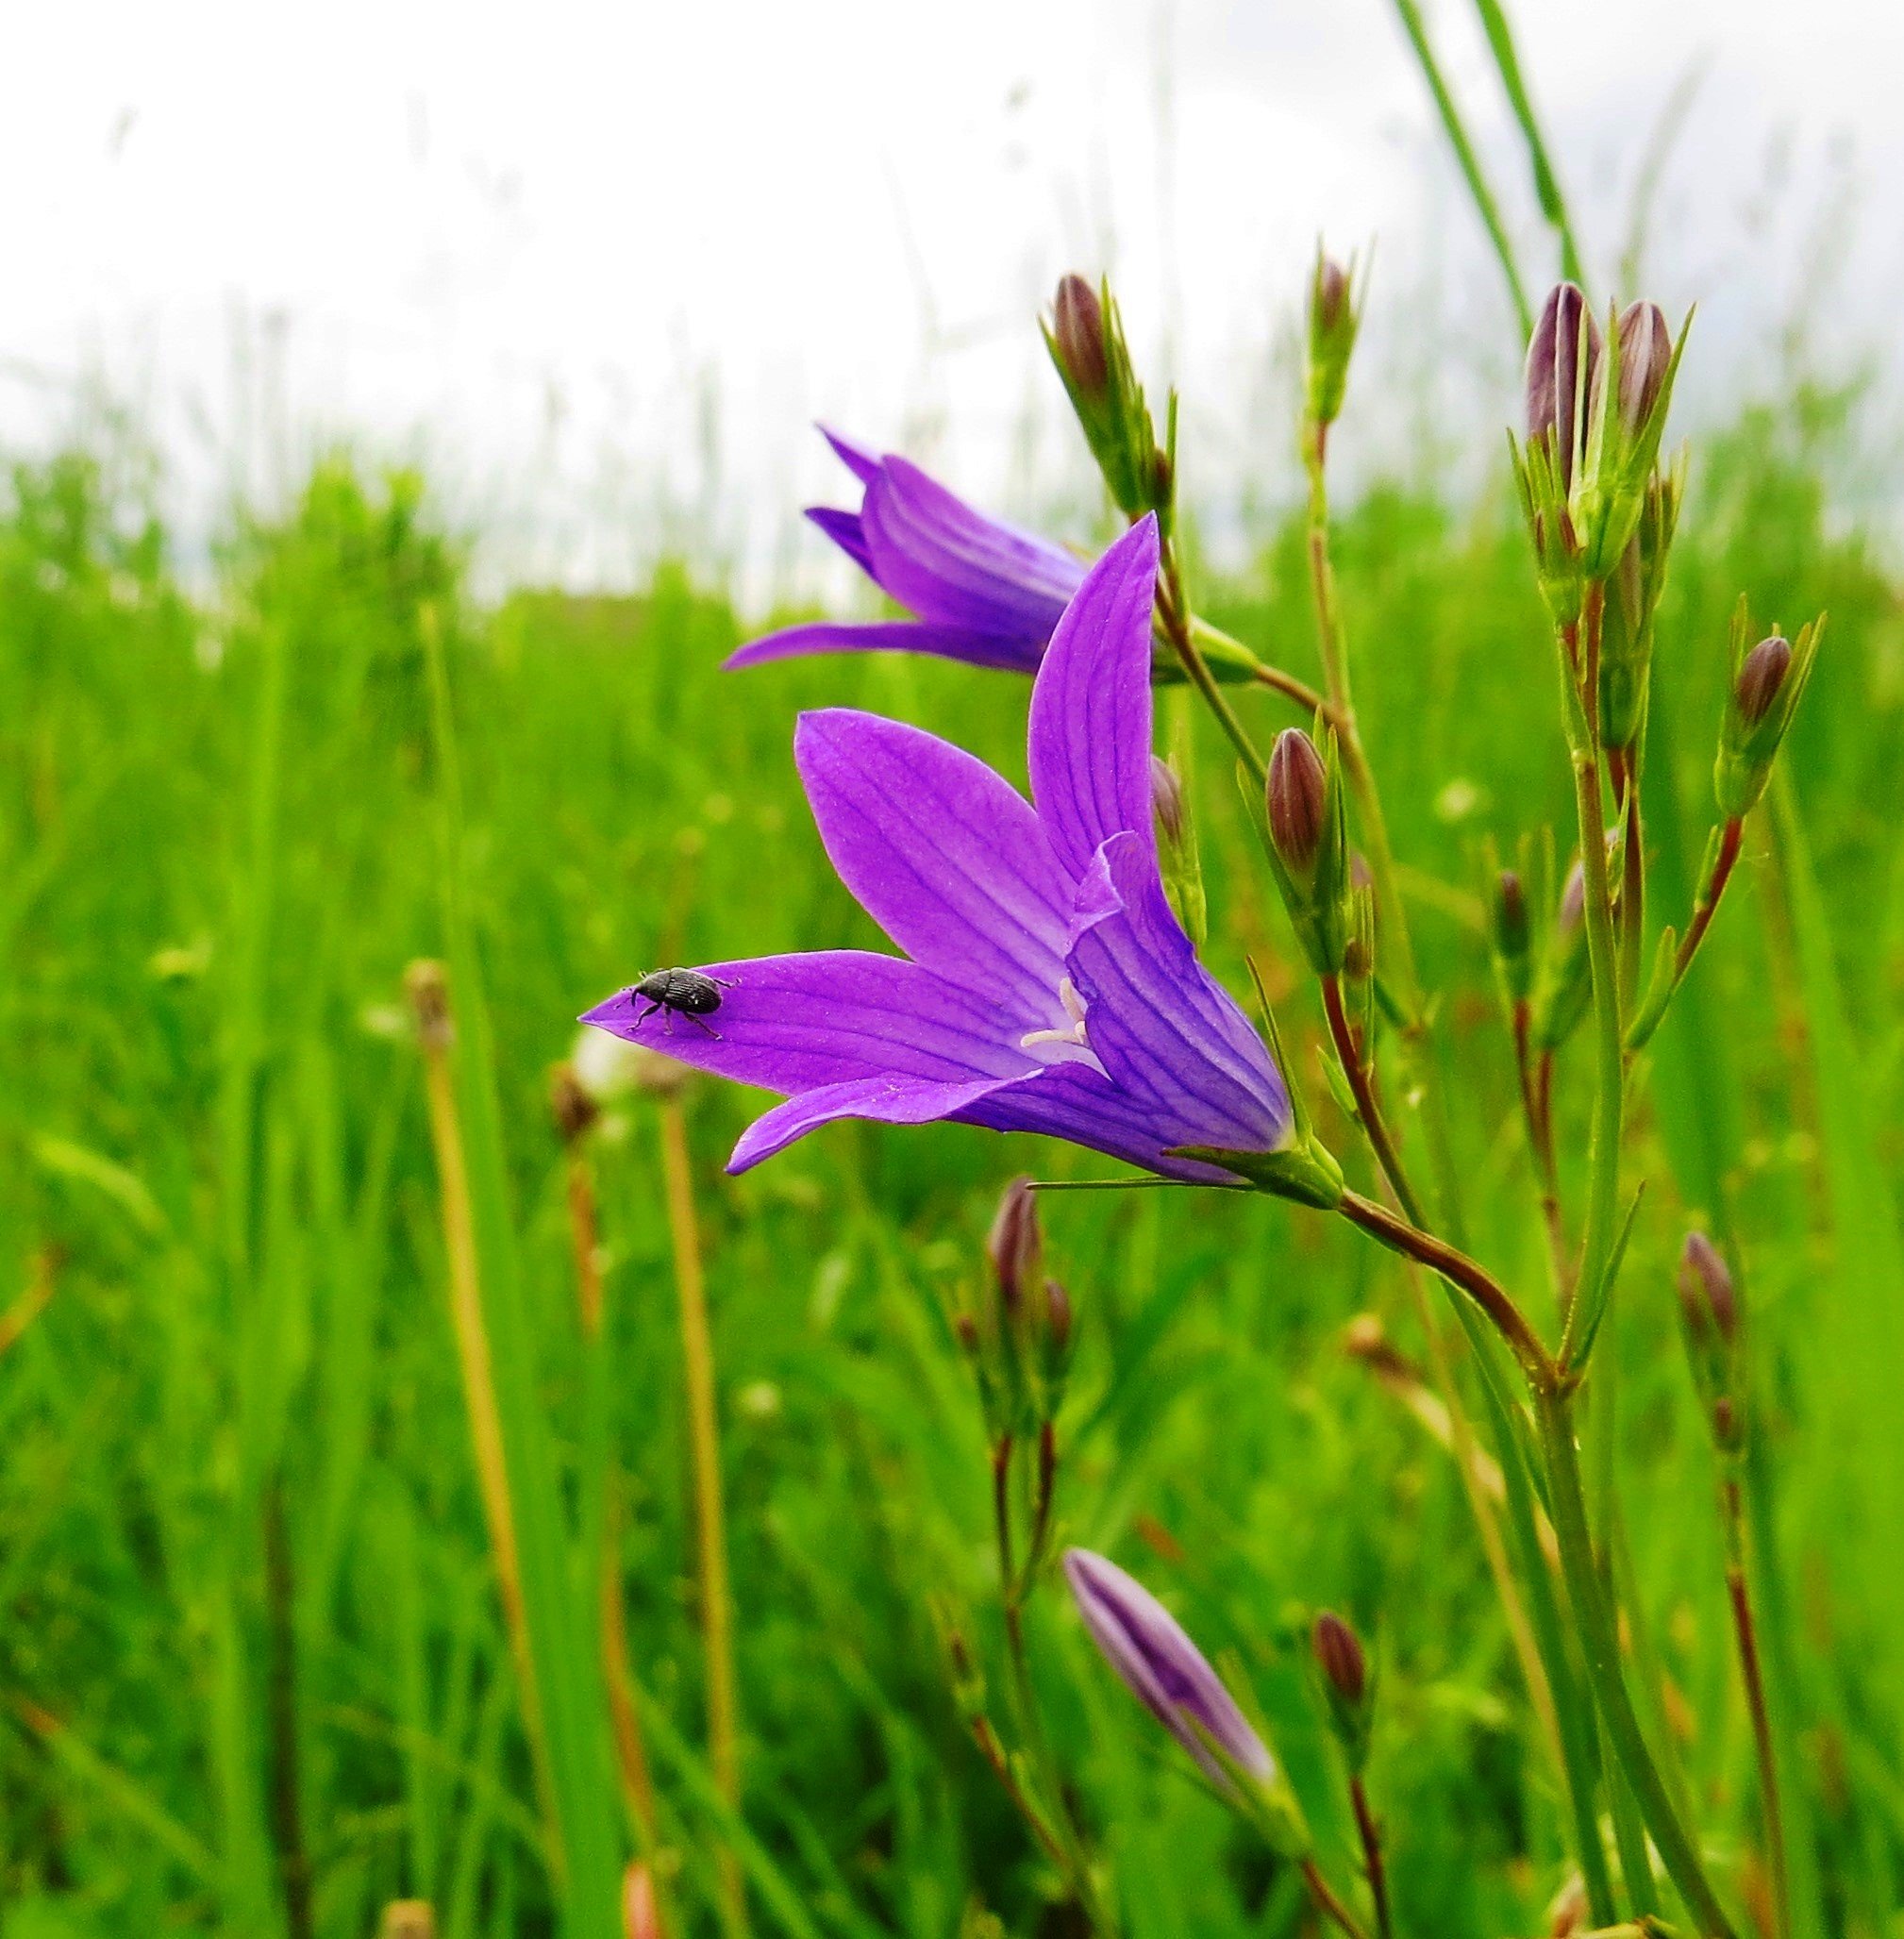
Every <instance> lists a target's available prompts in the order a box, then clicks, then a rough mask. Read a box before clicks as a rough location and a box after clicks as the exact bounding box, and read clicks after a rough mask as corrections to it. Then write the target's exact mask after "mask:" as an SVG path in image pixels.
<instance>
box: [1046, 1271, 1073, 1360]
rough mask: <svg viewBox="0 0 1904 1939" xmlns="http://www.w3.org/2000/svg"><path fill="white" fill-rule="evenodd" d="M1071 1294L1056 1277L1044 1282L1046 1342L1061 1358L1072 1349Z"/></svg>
mask: <svg viewBox="0 0 1904 1939" xmlns="http://www.w3.org/2000/svg"><path fill="white" fill-rule="evenodd" d="M1072 1325H1073V1312H1072V1306H1071V1295H1070V1294H1069V1293H1067V1292H1066V1291H1065V1290H1064V1288H1063V1287H1062V1286H1061V1284H1060V1283H1059V1282H1058V1281H1057V1280H1056V1279H1046V1280H1045V1282H1044V1333H1045V1344H1046V1346H1048V1347H1049V1349H1050V1351H1051V1352H1052V1353H1053V1354H1054V1355H1056V1356H1057V1357H1058V1358H1059V1359H1060V1360H1061V1359H1062V1358H1063V1356H1064V1355H1065V1354H1066V1353H1068V1352H1069V1351H1070V1350H1071V1329H1072Z"/></svg>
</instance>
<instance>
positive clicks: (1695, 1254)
mask: <svg viewBox="0 0 1904 1939" xmlns="http://www.w3.org/2000/svg"><path fill="white" fill-rule="evenodd" d="M1678 1292H1679V1316H1680V1319H1681V1321H1682V1325H1681V1327H1680V1329H1679V1330H1680V1333H1681V1336H1682V1337H1683V1339H1684V1341H1685V1344H1686V1358H1687V1360H1688V1361H1689V1362H1691V1363H1692V1369H1693V1384H1694V1385H1695V1387H1696V1388H1697V1389H1698V1390H1699V1398H1700V1399H1701V1400H1702V1401H1703V1402H1704V1403H1705V1408H1706V1420H1707V1424H1708V1426H1709V1427H1710V1429H1711V1430H1712V1440H1713V1443H1714V1445H1715V1446H1717V1447H1718V1448H1719V1450H1720V1452H1721V1453H1722V1454H1727V1455H1734V1454H1737V1453H1738V1451H1739V1449H1740V1448H1741V1447H1742V1446H1744V1440H1745V1435H1744V1412H1743V1409H1742V1407H1741V1405H1740V1402H1741V1397H1742V1390H1741V1386H1740V1365H1739V1348H1740V1342H1739V1295H1738V1292H1737V1289H1736V1288H1735V1287H1734V1286H1733V1284H1732V1275H1731V1273H1730V1272H1729V1270H1728V1269H1727V1266H1726V1262H1725V1261H1724V1259H1722V1258H1721V1257H1720V1255H1719V1251H1718V1248H1717V1247H1716V1246H1715V1245H1713V1244H1712V1241H1711V1240H1710V1239H1708V1238H1707V1237H1706V1235H1705V1234H1704V1233H1703V1232H1689V1233H1687V1235H1686V1244H1685V1247H1684V1249H1683V1250H1682V1251H1681V1252H1680V1254H1679V1280H1678Z"/></svg>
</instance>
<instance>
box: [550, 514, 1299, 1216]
mask: <svg viewBox="0 0 1904 1939" xmlns="http://www.w3.org/2000/svg"><path fill="white" fill-rule="evenodd" d="M1157 559H1158V537H1157V527H1156V523H1155V521H1154V520H1152V519H1148V518H1146V519H1144V521H1143V522H1142V523H1140V524H1138V525H1135V526H1133V527H1131V528H1130V529H1129V531H1127V533H1126V534H1125V535H1124V537H1123V538H1121V539H1120V540H1118V542H1117V543H1115V544H1114V545H1113V546H1112V547H1111V550H1110V551H1109V552H1108V553H1106V554H1105V556H1104V558H1103V559H1102V560H1099V561H1098V563H1097V564H1096V565H1095V566H1094V567H1093V568H1092V570H1091V572H1090V575H1089V576H1088V577H1087V578H1086V579H1085V581H1084V583H1083V585H1082V586H1081V587H1080V588H1079V589H1078V592H1077V596H1076V597H1075V598H1074V599H1073V600H1072V602H1071V604H1070V606H1069V607H1068V608H1067V609H1066V610H1065V612H1064V615H1063V618H1062V620H1061V622H1060V624H1059V626H1058V628H1057V631H1056V633H1055V635H1054V636H1053V639H1052V642H1051V648H1050V651H1049V652H1048V653H1047V654H1046V655H1045V658H1044V664H1043V666H1042V667H1041V668H1040V670H1039V674H1038V678H1037V681H1036V683H1035V685H1034V686H1033V689H1032V694H1031V721H1030V736H1029V743H1030V775H1031V795H1032V798H1031V800H1030V801H1027V800H1026V799H1025V797H1024V796H1023V795H1022V794H1019V793H1018V792H1017V790H1016V789H1014V788H1013V787H1012V786H1011V785H1010V783H1009V782H1008V781H1006V780H1005V779H1004V778H1003V777H1001V776H999V775H997V774H995V773H994V772H993V770H992V769H991V768H989V767H987V766H986V765H985V764H984V763H983V762H982V761H978V760H977V759H975V758H974V757H973V756H972V755H969V754H966V753H964V752H963V751H961V750H960V749H959V748H957V747H954V746H952V745H950V744H948V743H946V742H944V741H942V740H940V739H938V738H937V736H935V735H932V734H928V733H926V732H924V731H922V730H921V729H920V728H917V727H906V726H903V725H901V724H900V723H899V722H897V721H891V720H885V719H882V718H881V717H880V716H878V715H877V714H869V713H860V712H858V711H856V710H851V709H845V708H829V709H827V710H823V711H821V712H817V713H808V714H803V715H802V716H801V718H800V722H799V725H798V727H797V729H796V731H795V734H794V740H793V753H794V759H795V761H796V762H797V763H798V766H799V769H800V776H801V779H802V780H803V782H804V783H805V785H806V790H807V798H808V800H809V801H810V803H811V804H812V809H813V815H814V819H815V820H816V821H817V822H818V823H819V827H820V835H821V839H822V840H823V841H824V842H825V844H826V845H827V854H828V855H829V856H830V857H831V859H832V862H833V866H834V867H835V868H836V869H837V870H838V871H839V874H840V878H841V879H842V880H843V882H844V883H845V884H846V886H847V887H848V888H849V889H851V890H852V892H853V893H854V894H855V895H857V896H858V897H859V899H860V903H861V904H862V905H863V906H864V908H865V909H866V911H867V912H868V914H870V915H871V916H872V917H873V918H874V920H875V921H876V922H877V923H878V924H879V926H880V927H881V928H883V929H884V930H885V931H886V933H887V934H888V935H889V936H890V937H891V938H892V939H893V941H894V943H895V944H898V946H899V947H900V948H901V949H903V950H904V951H905V952H906V955H905V956H904V957H894V956H885V955H879V954H876V953H872V952H868V951H863V950H851V949H837V950H823V951H819V952H816V953H812V954H808V955H798V956H768V957H760V958H756V959H754V960H752V961H739V962H717V963H711V964H708V965H706V966H705V967H704V968H703V970H702V971H701V972H700V973H701V974H702V975H704V976H706V977H709V978H714V979H715V982H716V985H717V987H718V989H719V991H720V1002H719V1005H718V1008H716V1009H713V1010H711V1011H710V1012H709V1014H708V1016H707V1017H705V1018H695V1017H692V1016H677V1015H676V1014H674V1013H673V1012H672V1011H667V1010H656V1009H653V1008H652V1007H651V1006H649V1005H646V1004H644V1003H643V1001H642V1000H641V998H640V997H639V996H638V995H636V994H635V993H634V992H633V991H629V990H625V991H623V992H622V993H621V994H620V995H615V996H611V997H610V998H609V1000H608V1001H607V1002H606V1003H603V1004H601V1005H599V1006H597V1007H596V1008H595V1009H594V1010H592V1011H589V1012H588V1014H587V1015H586V1016H585V1017H584V1019H583V1021H584V1022H585V1023H592V1024H596V1025H599V1026H600V1027H601V1028H604V1029H607V1030H610V1031H612V1032H613V1033H614V1034H615V1035H616V1036H619V1037H625V1038H626V1039H628V1040H629V1041H630V1042H632V1043H638V1044H643V1045H648V1046H649V1047H651V1048H657V1049H665V1050H666V1051H667V1052H668V1054H669V1055H671V1056H673V1057H676V1058H679V1059H680V1060H681V1061H684V1062H687V1063H692V1064H694V1065H697V1066H698V1067H699V1068H701V1069H702V1070H706V1071H711V1072H713V1073H714V1074H715V1075H717V1076H720V1077H725V1078H733V1079H735V1080H736V1081H737V1082H740V1083H744V1084H756V1085H760V1087H762V1088H763V1089H765V1090H769V1091H777V1092H779V1093H780V1094H781V1095H783V1096H784V1097H785V1098H786V1102H785V1103H783V1104H780V1105H778V1106H777V1107H776V1108H775V1109H774V1110H772V1111H770V1112H767V1113H766V1115H765V1116H764V1117H762V1118H760V1119H759V1120H757V1121H756V1122H755V1123H754V1124H753V1125H752V1126H751V1127H749V1128H748V1129H747V1131H746V1132H745V1133H744V1134H743V1137H742V1138H741V1141H740V1143H739V1144H738V1145H736V1146H735V1147H734V1152H733V1156H732V1157H731V1158H730V1159H729V1161H728V1166H727V1168H728V1170H729V1171H735V1172H739V1171H744V1170H745V1169H746V1168H747V1167H748V1166H749V1165H753V1164H758V1163H759V1162H760V1161H761V1160H762V1159H764V1158H771V1157H772V1156H773V1155H774V1154H775V1153H776V1152H777V1151H780V1150H782V1149H784V1148H785V1147H786V1146H787V1145H791V1144H792V1143H793V1141H794V1140H795V1139H796V1138H800V1137H803V1136H805V1135H806V1133H807V1132H809V1131H811V1130H813V1129H815V1128H817V1127H819V1126H821V1125H825V1124H828V1123H830V1122H832V1121H833V1120H834V1119H836V1118H846V1117H855V1118H869V1119H873V1120H875V1121H877V1122H879V1123H884V1124H926V1123H930V1122H933V1121H936V1120H939V1119H950V1120H953V1121H954V1122H957V1123H960V1124H971V1125H981V1126H984V1127H986V1128H989V1129H991V1130H995V1131H1037V1132H1043V1133H1045V1134H1048V1135H1050V1136H1053V1137H1059V1138H1065V1139H1069V1140H1070V1141H1071V1142H1073V1143H1074V1144H1077V1145H1088V1146H1090V1147H1091V1148H1092V1149H1093V1150H1096V1151H1102V1152H1107V1153H1109V1154H1110V1155H1111V1156H1112V1157H1114V1158H1120V1159H1124V1160H1127V1161H1128V1162H1130V1163H1132V1164H1135V1165H1140V1166H1143V1167H1144V1169H1146V1170H1148V1171H1152V1172H1156V1173H1159V1174H1161V1176H1163V1177H1166V1178H1181V1179H1186V1180H1191V1181H1195V1182H1203V1183H1210V1184H1235V1183H1238V1182H1239V1181H1240V1180H1239V1178H1238V1177H1237V1176H1234V1175H1232V1173H1231V1171H1230V1170H1228V1168H1226V1167H1225V1165H1224V1164H1222V1163H1220V1162H1209V1160H1208V1159H1207V1158H1194V1157H1191V1156H1188V1155H1185V1154H1186V1147H1198V1148H1201V1149H1202V1150H1204V1151H1205V1152H1207V1153H1211V1154H1214V1153H1219V1152H1233V1153H1236V1154H1239V1156H1241V1155H1242V1154H1245V1153H1247V1154H1252V1155H1255V1154H1270V1153H1280V1152H1282V1151H1284V1150H1285V1149H1286V1148H1287V1147H1289V1146H1290V1145H1292V1144H1293V1143H1294V1139H1295V1135H1296V1127H1295V1125H1294V1113H1293V1112H1292V1108H1291V1104H1290V1097H1289V1093H1288V1091H1287V1090H1286V1089H1285V1088H1284V1085H1283V1080H1282V1078H1281V1076H1280V1075H1279V1073H1278V1070H1277V1067H1276V1065H1275V1063H1274V1061H1272V1059H1271V1057H1270V1055H1269V1052H1268V1050H1267V1049H1266V1048H1265V1047H1264V1045H1263V1043H1262V1040H1261V1038H1260V1037H1259V1036H1258V1035H1257V1033H1256V1031H1255V1030H1254V1029H1253V1028H1251V1027H1250V1024H1249V1022H1248V1020H1247V1018H1245V1017H1244V1013H1243V1011H1241V1010H1240V1009H1239V1008H1238V1007H1237V1005H1236V1003H1235V1001H1234V1000H1233V999H1232V998H1231V997H1230V996H1229V995H1228V993H1227V992H1226V991H1225V990H1224V989H1223V988H1222V987H1221V985H1219V984H1218V983H1217V982H1216V980H1215V979H1214V978H1212V977H1211V975H1210V973H1209V972H1208V971H1207V970H1206V969H1205V968H1204V967H1203V965H1202V964H1201V963H1200V962H1199V961H1197V958H1196V952H1195V950H1194V947H1193V946H1192V944H1191V942H1190V939H1189V938H1188V937H1187V936H1186V935H1185V934H1184V932H1183V929H1182V927H1181V925H1180V924H1179V923H1178V922H1177V917H1176V915H1175V914H1174V913H1173V912H1172V910H1171V906H1170V903H1169V900H1168V899H1167V897H1166V895H1165V894H1164V890H1163V884H1162V881H1161V877H1160V873H1159V864H1158V852H1157V836H1156V830H1155V826H1154V823H1155V817H1154V814H1153V811H1152V806H1151V762H1150V722H1151V698H1150V618H1151V603H1152V598H1153V593H1154V586H1155V580H1156V576H1157Z"/></svg>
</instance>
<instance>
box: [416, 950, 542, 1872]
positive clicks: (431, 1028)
mask: <svg viewBox="0 0 1904 1939" xmlns="http://www.w3.org/2000/svg"><path fill="white" fill-rule="evenodd" d="M409 992H410V1000H411V1002H412V1003H413V1004H414V1006H415V1009H416V1015H417V1036H418V1040H419V1042H420V1044H421V1045H422V1049H423V1068H424V1087H425V1090H426V1094H427V1095H428V1099H429V1128H430V1140H431V1143H432V1144H433V1145H435V1147H436V1167H437V1180H438V1192H439V1195H440V1196H441V1198H442V1200H443V1251H444V1253H445V1254H446V1256H447V1258H448V1262H449V1287H450V1321H451V1324H452V1326H453V1328H454V1329H455V1333H456V1345H457V1361H458V1363H459V1366H460V1368H461V1371H462V1386H463V1404H464V1407H465V1409H466V1411H467V1412H468V1414H469V1424H470V1439H471V1441H472V1442H473V1443H474V1445H475V1451H476V1483H477V1486H478V1488H479V1489H480V1491H481V1494H482V1503H483V1515H484V1518H485V1520H486V1521H487V1522H488V1524H489V1533H490V1549H491V1552H492V1553H493V1556H494V1558H495V1565H496V1584H497V1588H498V1590H499V1591H500V1593H501V1596H502V1605H503V1625H504V1628H505V1629H506V1630H507V1631H508V1634H509V1653H510V1655H511V1656H513V1657H514V1659H515V1665H516V1682H517V1684H518V1686H519V1688H520V1689H521V1691H522V1705H523V1725H524V1729H525V1730H526V1733H527V1736H528V1741H529V1757H530V1763H531V1764H532V1766H533V1768H534V1771H535V1781H536V1796H537V1799H538V1802H539V1803H540V1805H541V1807H542V1813H543V1823H544V1824H545V1825H546V1826H547V1827H548V1835H549V1846H550V1849H551V1850H552V1851H553V1852H554V1853H556V1854H557V1858H558V1864H560V1850H561V1830H560V1822H561V1821H560V1817H559V1815H558V1814H557V1812H556V1810H555V1780H554V1774H553V1772H552V1770H551V1768H550V1764H549V1752H548V1738H547V1733H546V1731H545V1730H544V1729H543V1706H542V1693H541V1690H540V1688H539V1686H538V1684H537V1682H536V1676H535V1661H534V1659H533V1657H531V1655H530V1654H529V1630H528V1616H527V1613H526V1607H525V1605H524V1601H523V1576H522V1560H521V1550H520V1548H519V1547H518V1546H517V1542H516V1525H515V1513H514V1511H513V1509H512V1508H511V1507H510V1504H509V1476H508V1471H507V1469H506V1468H505V1466H504V1464H503V1430H502V1415H501V1413H500V1412H499V1410H498V1408H497V1405H496V1390H495V1373H494V1365H493V1360H492V1358H491V1354H490V1341H489V1332H488V1329H486V1328H485V1327H484V1325H483V1312H482V1294H481V1291H480V1287H479V1283H478V1279H477V1276H476V1224H475V1220H474V1216H473V1214H472V1212H471V1208H470V1183H469V1162H468V1159H467V1157H466V1156H465V1154H464V1150H463V1140H462V1125H461V1121H460V1119H459V1116H458V1114H457V1101H456V1078H455V1077H454V1075H453V1074H452V1072H451V1070H450V1061H449V1042H450V1028H451V1026H450V1013H449V994H448V990H447V987H446V985H445V983H444V981H443V971H442V969H441V968H440V967H439V966H438V965H437V964H435V963H415V964H412V965H411V968H410V972H409Z"/></svg>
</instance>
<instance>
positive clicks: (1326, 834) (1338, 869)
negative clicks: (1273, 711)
mask: <svg viewBox="0 0 1904 1939" xmlns="http://www.w3.org/2000/svg"><path fill="white" fill-rule="evenodd" d="M1316 731H1317V733H1319V734H1324V735H1325V740H1326V745H1327V749H1328V752H1327V755H1326V756H1325V755H1324V754H1322V753H1320V752H1318V751H1317V748H1316V744H1315V743H1314V741H1312V740H1311V738H1310V737H1309V735H1307V734H1305V733H1304V732H1303V731H1302V729H1301V728H1300V727H1289V728H1286V729H1285V730H1284V731H1283V732H1282V733H1281V734H1280V735H1278V737H1277V743H1276V746H1275V748H1274V749H1273V750H1272V751H1271V754H1270V758H1269V774H1268V777H1267V780H1266V783H1265V786H1264V789H1263V819H1264V822H1265V824H1266V826H1267V833H1268V841H1267V844H1266V846H1267V852H1268V856H1269V863H1270V868H1271V870H1272V871H1273V873H1274V874H1275V876H1276V879H1277V887H1278V889H1280V890H1281V892H1282V900H1283V907H1284V908H1285V909H1286V910H1287V911H1289V919H1290V922H1291V923H1292V924H1293V925H1294V929H1295V933H1296V939H1297V941H1298V942H1300V943H1301V944H1302V948H1303V954H1304V955H1305V956H1307V957H1308V959H1309V961H1310V966H1311V968H1312V969H1313V970H1314V971H1315V973H1316V974H1317V975H1318V976H1322V977H1332V976H1336V975H1338V974H1339V973H1340V972H1341V970H1342V967H1343V962H1344V957H1345V955H1346V953H1347V949H1348V944H1349V939H1350V937H1351V936H1352V935H1354V934H1355V933H1356V921H1355V900H1356V897H1355V891H1354V887H1353V884H1352V881H1351V870H1352V863H1351V860H1350V856H1349V848H1348V811H1347V808H1346V806H1345V804H1344V798H1343V785H1342V767H1341V761H1340V757H1339V755H1338V753H1337V750H1336V740H1335V736H1334V735H1333V734H1332V733H1326V730H1325V728H1324V726H1323V722H1322V716H1321V715H1320V714H1318V715H1317V717H1316Z"/></svg>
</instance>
